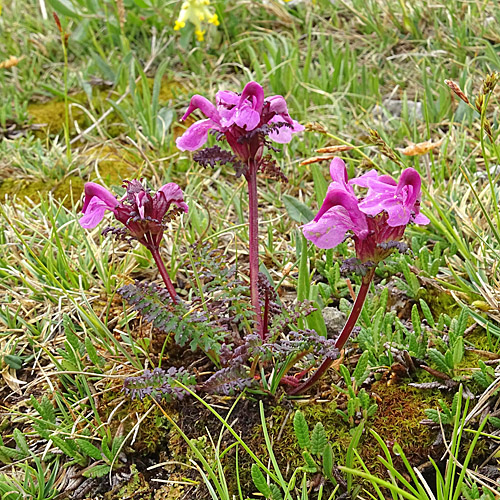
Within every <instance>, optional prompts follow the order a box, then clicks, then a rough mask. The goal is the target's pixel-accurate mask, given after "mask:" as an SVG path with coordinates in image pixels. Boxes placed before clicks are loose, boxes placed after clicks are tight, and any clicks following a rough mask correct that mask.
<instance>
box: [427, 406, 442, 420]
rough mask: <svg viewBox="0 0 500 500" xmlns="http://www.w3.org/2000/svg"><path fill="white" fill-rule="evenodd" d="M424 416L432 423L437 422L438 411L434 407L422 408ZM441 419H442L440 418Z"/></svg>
mask: <svg viewBox="0 0 500 500" xmlns="http://www.w3.org/2000/svg"><path fill="white" fill-rule="evenodd" d="M424 413H425V415H426V417H427V418H428V419H430V420H432V421H433V422H434V423H436V424H439V412H438V411H437V410H435V409H434V408H427V409H425V410H424ZM441 420H442V419H441Z"/></svg>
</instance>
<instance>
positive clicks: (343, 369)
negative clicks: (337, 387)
mask: <svg viewBox="0 0 500 500" xmlns="http://www.w3.org/2000/svg"><path fill="white" fill-rule="evenodd" d="M339 370H340V374H341V375H342V377H343V378H344V382H345V385H346V386H347V387H351V385H352V381H351V374H350V373H349V370H348V368H347V367H346V366H345V365H340V367H339Z"/></svg>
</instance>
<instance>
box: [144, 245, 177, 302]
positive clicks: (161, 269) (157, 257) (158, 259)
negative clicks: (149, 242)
mask: <svg viewBox="0 0 500 500" xmlns="http://www.w3.org/2000/svg"><path fill="white" fill-rule="evenodd" d="M149 251H150V252H151V255H152V256H153V259H154V260H155V263H156V266H157V267H158V271H159V272H160V275H161V277H162V278H163V281H164V282H165V285H166V286H167V290H168V293H169V294H170V298H171V299H172V302H173V303H174V304H177V299H176V297H177V292H176V291H175V288H174V285H173V283H172V280H171V279H170V276H169V275H168V273H167V269H166V268H165V264H164V263H163V259H162V258H161V255H160V251H159V250H158V248H156V247H149Z"/></svg>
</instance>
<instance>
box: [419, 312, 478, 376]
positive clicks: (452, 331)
mask: <svg viewBox="0 0 500 500" xmlns="http://www.w3.org/2000/svg"><path fill="white" fill-rule="evenodd" d="M468 318H469V313H468V312H467V310H466V309H465V308H463V309H462V311H461V313H460V315H459V316H458V318H453V319H452V320H451V323H450V328H449V330H448V341H447V342H445V341H444V340H443V339H442V338H440V337H435V338H434V342H435V343H436V346H437V347H438V348H437V349H435V348H432V349H429V350H428V351H427V354H428V356H429V358H430V359H431V361H432V362H433V363H434V365H435V366H436V367H437V369H438V370H440V371H442V372H443V373H445V374H447V375H449V376H451V377H453V376H455V375H456V368H457V365H458V364H459V363H460V362H461V361H462V359H463V357H464V352H465V351H464V333H465V330H466V328H467V320H468Z"/></svg>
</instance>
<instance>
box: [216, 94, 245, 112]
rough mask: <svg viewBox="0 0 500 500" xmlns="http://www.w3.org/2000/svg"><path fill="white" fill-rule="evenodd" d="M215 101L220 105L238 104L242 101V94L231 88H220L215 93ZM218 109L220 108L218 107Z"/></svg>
mask: <svg viewBox="0 0 500 500" xmlns="http://www.w3.org/2000/svg"><path fill="white" fill-rule="evenodd" d="M215 102H216V103H217V105H218V106H219V105H222V106H237V105H238V103H239V102H240V96H239V95H238V94H237V93H236V92H232V91H231V90H219V92H217V94H215ZM218 111H220V110H219V109H218Z"/></svg>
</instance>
